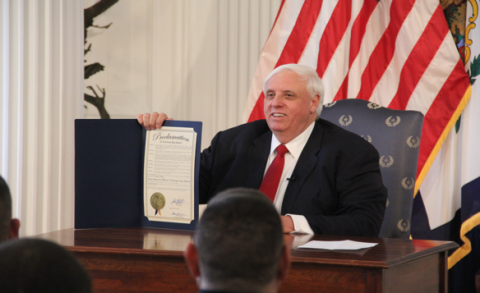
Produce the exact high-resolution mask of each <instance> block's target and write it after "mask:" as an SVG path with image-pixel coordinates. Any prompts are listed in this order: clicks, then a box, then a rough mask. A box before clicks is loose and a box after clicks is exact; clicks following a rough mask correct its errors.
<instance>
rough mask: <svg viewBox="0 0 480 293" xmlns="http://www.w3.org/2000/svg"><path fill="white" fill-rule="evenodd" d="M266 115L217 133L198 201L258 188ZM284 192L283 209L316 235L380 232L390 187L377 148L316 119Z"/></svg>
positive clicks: (265, 151)
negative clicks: (302, 218) (232, 190)
mask: <svg viewBox="0 0 480 293" xmlns="http://www.w3.org/2000/svg"><path fill="white" fill-rule="evenodd" d="M271 138H272V132H271V131H270V129H269V128H268V125H267V123H266V121H265V120H259V121H255V122H252V123H247V124H243V125H240V126H237V127H234V128H231V129H228V130H225V131H222V132H219V133H218V134H217V135H216V136H215V137H214V138H213V140H212V143H211V146H210V147H209V148H207V149H205V150H204V151H203V153H202V157H201V167H200V202H201V203H206V202H208V200H209V199H210V198H212V197H213V196H214V195H215V194H217V193H218V192H220V191H222V190H225V189H227V188H231V187H250V188H256V189H258V188H259V187H260V184H261V183H262V179H263V173H264V171H265V166H266V163H267V158H268V155H269V152H270V144H271ZM292 178H294V180H291V181H290V182H289V184H288V187H287V190H286V191H285V197H284V200H283V204H282V210H281V214H282V215H285V214H287V213H290V214H297V215H303V216H305V218H306V219H307V221H308V223H309V225H310V227H311V228H312V230H313V231H314V232H315V234H325V235H351V236H374V237H377V236H378V233H379V231H380V227H381V224H382V221H383V216H384V213H385V207H386V200H387V189H386V188H385V187H384V185H383V182H382V177H381V174H380V169H379V155H378V152H377V150H376V149H375V148H374V147H373V146H372V145H371V144H370V143H368V142H367V141H365V140H364V139H363V138H361V137H360V136H358V135H356V134H353V133H351V132H349V131H346V130H344V129H342V128H340V127H338V126H336V125H334V124H332V123H330V122H328V121H325V120H323V119H318V120H317V121H316V122H315V127H314V129H313V132H312V134H311V136H310V138H309V139H308V142H307V144H306V145H305V148H304V149H303V151H302V154H301V155H300V158H299V159H298V162H297V165H296V166H295V169H294V171H293V173H292Z"/></svg>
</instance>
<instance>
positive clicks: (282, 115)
mask: <svg viewBox="0 0 480 293" xmlns="http://www.w3.org/2000/svg"><path fill="white" fill-rule="evenodd" d="M272 116H273V117H284V116H287V115H285V114H281V113H273V114H272Z"/></svg>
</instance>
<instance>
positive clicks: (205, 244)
mask: <svg viewBox="0 0 480 293" xmlns="http://www.w3.org/2000/svg"><path fill="white" fill-rule="evenodd" d="M194 242H195V245H196V247H197V250H198V255H199V260H200V270H201V272H202V277H204V278H206V279H207V280H209V281H210V282H215V283H216V284H224V285H225V286H224V287H229V286H228V284H231V285H233V284H235V286H237V287H236V288H237V289H239V290H242V289H241V288H238V286H242V285H244V286H245V288H248V290H249V292H254V291H255V290H256V289H261V288H263V287H264V286H266V285H267V284H269V283H270V282H272V280H274V279H275V278H276V274H277V270H278V266H279V262H280V259H281V253H282V249H283V246H284V241H283V231H282V223H281V221H280V217H279V215H278V212H277V211H276V210H275V208H274V206H273V204H272V203H271V201H270V200H269V199H268V198H267V197H266V196H265V195H263V194H262V193H261V192H259V191H257V190H254V189H246V188H235V189H229V190H226V191H224V192H221V193H219V194H218V195H216V196H215V197H214V198H213V199H212V200H210V202H209V203H208V206H207V208H206V210H205V212H204V213H203V215H202V217H201V219H200V222H199V223H198V225H197V228H196V232H195V235H194ZM239 284H240V285H239ZM230 288H231V287H230Z"/></svg>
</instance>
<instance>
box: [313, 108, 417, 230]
mask: <svg viewBox="0 0 480 293" xmlns="http://www.w3.org/2000/svg"><path fill="white" fill-rule="evenodd" d="M320 118H322V119H325V120H327V121H330V122H332V123H334V124H336V125H339V126H340V127H342V128H344V129H346V130H349V131H351V132H353V133H355V134H358V135H360V136H361V137H363V138H364V139H365V140H367V141H368V142H370V143H371V144H372V145H373V146H374V147H375V148H376V149H377V150H378V153H379V154H380V162H379V164H380V170H381V173H382V179H383V184H384V185H385V187H387V189H388V200H387V209H386V210H385V217H384V220H383V224H382V227H381V229H380V234H379V237H382V238H409V236H410V225H411V218H412V207H413V196H414V194H413V193H414V186H415V178H416V174H417V162H418V153H419V150H420V136H421V133H422V124H423V114H421V113H420V112H417V111H401V110H392V109H388V108H384V107H381V106H379V105H377V104H375V103H371V102H368V101H365V100H360V99H346V100H340V101H336V102H333V103H330V104H327V105H324V106H323V110H322V113H321V115H320Z"/></svg>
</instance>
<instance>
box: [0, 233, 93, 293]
mask: <svg viewBox="0 0 480 293" xmlns="http://www.w3.org/2000/svg"><path fill="white" fill-rule="evenodd" d="M0 288H1V289H0V291H1V292H5V293H9V292H22V293H30V292H32V293H33V292H35V293H42V292H45V293H47V292H48V293H51V292H58V293H63V292H65V293H67V292H68V293H90V292H92V281H91V279H90V276H89V275H88V273H87V271H86V270H85V268H84V267H83V266H82V265H81V264H80V262H79V261H78V260H77V259H76V258H75V257H74V255H73V254H72V253H71V252H69V251H67V250H66V249H65V248H63V247H61V246H60V245H58V244H56V243H53V242H50V241H46V240H42V239H29V238H23V239H18V240H11V241H7V242H5V243H3V244H2V245H0Z"/></svg>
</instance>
